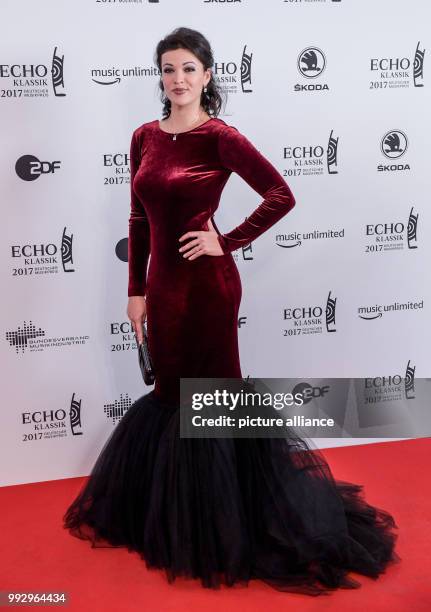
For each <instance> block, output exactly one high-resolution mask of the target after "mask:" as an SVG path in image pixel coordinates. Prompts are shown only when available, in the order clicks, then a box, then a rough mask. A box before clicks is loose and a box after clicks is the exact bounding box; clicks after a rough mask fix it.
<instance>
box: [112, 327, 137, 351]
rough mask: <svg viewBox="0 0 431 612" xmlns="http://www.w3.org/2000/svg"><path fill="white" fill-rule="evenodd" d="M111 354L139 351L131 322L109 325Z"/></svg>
mask: <svg viewBox="0 0 431 612" xmlns="http://www.w3.org/2000/svg"><path fill="white" fill-rule="evenodd" d="M109 341H110V350H111V352H116V353H118V352H125V351H133V350H135V349H137V345H136V338H135V332H134V331H133V327H132V324H131V322H130V321H111V323H110V324H109Z"/></svg>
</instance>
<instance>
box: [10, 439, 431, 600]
mask: <svg viewBox="0 0 431 612" xmlns="http://www.w3.org/2000/svg"><path fill="white" fill-rule="evenodd" d="M323 452H324V455H325V457H326V458H327V459H328V461H329V464H330V466H331V469H332V472H333V474H334V476H335V477H336V478H339V479H345V480H351V481H352V482H357V483H359V484H364V485H365V486H364V490H365V497H366V499H367V501H368V502H369V503H372V504H373V505H377V506H380V507H382V508H385V509H387V510H389V511H390V512H391V513H392V514H393V515H394V517H395V520H396V522H397V524H398V526H399V530H398V533H399V536H398V545H397V552H398V554H399V555H400V557H401V562H400V563H398V564H396V565H393V566H391V567H389V568H388V570H387V572H386V574H384V575H382V576H380V578H379V579H378V580H376V581H374V580H372V579H370V578H367V577H366V576H360V575H358V574H352V576H354V577H355V578H357V579H358V580H360V581H361V583H362V587H361V588H360V589H357V590H338V591H335V592H333V593H331V594H330V595H326V596H325V595H323V596H320V597H309V596H306V595H299V594H293V593H280V592H277V591H275V590H273V589H272V588H270V587H269V586H267V585H265V584H263V583H261V582H258V581H250V583H249V587H248V588H247V587H240V586H238V587H233V588H230V589H229V588H227V587H222V588H221V589H220V590H219V591H210V590H207V589H203V588H201V587H200V586H199V583H198V582H197V581H191V580H184V579H182V580H180V579H177V581H176V582H175V583H174V584H172V585H169V584H168V583H167V582H166V579H165V577H164V574H163V573H162V572H161V571H158V570H151V571H149V570H147V569H146V567H145V564H144V562H143V561H141V559H140V558H139V556H138V555H137V554H135V553H129V552H128V551H127V550H125V549H116V550H113V549H92V548H91V546H90V544H89V543H88V542H84V541H80V540H78V539H76V538H73V537H72V536H70V535H69V534H68V532H67V531H65V530H64V529H63V528H62V524H61V518H62V514H63V512H64V510H65V508H66V507H67V505H68V504H69V503H70V502H71V501H72V499H73V497H74V496H75V495H76V493H77V492H78V490H79V488H80V485H81V482H82V479H81V478H74V479H66V480H57V481H49V482H41V483H36V484H28V485H20V486H11V487H3V488H0V503H1V508H2V510H3V529H2V557H1V568H0V576H1V577H0V590H1V591H9V590H10V591H13V590H18V591H20V592H22V591H27V592H30V591H66V592H67V593H68V594H69V598H70V604H69V606H68V609H69V610H77V611H80V612H87V611H89V612H90V611H92V612H93V611H94V612H97V611H99V610H100V611H102V610H103V611H104V612H108V611H110V610H115V611H116V612H118V611H121V612H123V611H129V610H140V611H142V610H150V611H151V612H159V611H163V612H170V611H183V610H184V611H187V612H194V611H196V612H202V611H204V610H205V612H210V611H212V610H214V611H217V612H220V610H222V611H223V612H234V611H235V612H236V611H238V612H254V611H262V610H265V611H266V612H270V611H272V610H277V612H282V611H284V610H286V611H287V610H289V612H291V611H292V609H293V606H294V607H295V610H296V611H298V610H301V611H302V610H307V611H315V610H325V611H326V610H336V611H337V612H338V610H346V609H348V610H349V611H360V612H364V610H366V606H367V607H368V610H369V612H380V611H382V612H383V611H384V612H387V611H388V610H390V611H391V612H401V611H402V612H405V611H406V610H414V611H415V612H422V611H425V610H427V611H428V610H431V561H430V550H431V495H430V487H429V486H427V485H426V482H429V479H430V477H429V474H430V471H431V438H424V439H418V440H404V441H401V442H380V443H377V444H367V445H358V446H352V447H347V448H346V447H343V448H332V449H327V450H324V451H323ZM34 607H35V608H38V609H39V608H40V606H34Z"/></svg>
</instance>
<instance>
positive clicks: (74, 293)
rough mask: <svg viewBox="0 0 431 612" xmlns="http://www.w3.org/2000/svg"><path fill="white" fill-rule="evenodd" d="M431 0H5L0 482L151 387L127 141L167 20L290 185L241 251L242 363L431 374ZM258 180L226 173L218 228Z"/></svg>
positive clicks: (77, 471) (249, 199)
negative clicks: (138, 343)
mask: <svg viewBox="0 0 431 612" xmlns="http://www.w3.org/2000/svg"><path fill="white" fill-rule="evenodd" d="M430 18H431V7H430V5H429V3H427V2H426V1H425V0H419V1H417V2H415V3H410V4H408V5H406V3H405V2H401V1H400V0H396V1H395V0H380V2H373V1H371V0H351V1H350V2H348V1H346V0H342V1H340V2H331V1H329V0H327V1H326V2H325V1H320V2H317V1H316V2H312V1H302V2H300V1H296V2H294V1H285V2H282V1H281V0H268V1H267V2H265V3H263V2H258V1H250V0H243V1H242V2H207V1H205V0H183V1H182V2H174V1H173V0H171V1H168V0H161V1H160V2H150V1H146V0H145V1H144V0H142V1H141V2H138V1H136V2H119V1H116V2H115V1H111V2H108V1H105V2H103V1H97V0H75V1H74V2H71V1H67V0H56V1H55V2H54V0H52V1H49V0H39V2H37V3H35V2H31V1H30V0H23V1H22V2H19V3H16V2H12V1H8V2H3V3H2V26H3V27H2V36H1V38H0V49H1V60H0V108H1V112H0V122H1V124H0V128H1V134H2V147H1V151H0V156H1V157H0V173H1V174H0V185H1V201H2V207H3V213H4V223H2V224H1V234H2V240H1V244H2V257H1V266H2V269H1V277H2V285H3V292H2V301H1V309H2V313H1V316H2V322H3V327H4V330H3V332H2V333H3V342H2V343H1V352H2V373H3V374H4V376H3V383H2V391H3V393H2V395H3V409H2V427H1V449H2V455H1V457H0V461H1V466H2V475H1V484H3V485H7V484H18V483H24V482H34V481H43V480H51V479H55V478H63V477H70V476H78V475H84V474H87V473H88V472H89V469H90V468H91V465H92V464H93V462H94V460H95V458H96V456H97V454H98V452H99V451H100V449H101V446H102V444H103V443H104V441H105V440H106V439H107V437H108V435H109V434H110V432H111V431H112V429H113V427H115V425H116V424H117V423H118V420H119V419H120V418H121V415H122V414H123V413H124V411H125V410H127V408H128V407H129V406H130V404H131V402H133V401H134V400H135V399H137V397H139V396H140V395H142V394H143V393H146V392H148V391H149V390H150V389H151V388H150V387H145V386H144V385H143V382H142V379H141V375H140V372H139V370H138V365H137V355H136V347H135V346H134V343H133V335H132V334H131V333H130V327H129V323H128V319H127V315H126V307H127V261H126V253H127V230H128V216H129V206H130V200H129V189H130V185H129V165H128V162H129V160H128V152H129V145H130V138H131V134H132V132H133V130H134V129H135V128H136V127H138V126H139V125H141V124H142V123H144V122H147V121H151V120H153V119H155V118H161V103H160V100H159V97H158V79H159V74H158V71H157V69H156V68H155V66H154V64H153V55H154V51H155V47H156V45H157V42H158V41H159V40H160V39H161V38H163V37H164V36H165V35H166V34H168V33H169V32H170V31H171V30H172V29H174V28H175V27H178V26H187V27H191V28H194V29H197V30H200V31H201V32H202V33H203V34H204V35H205V36H206V37H207V38H208V39H209V41H210V43H211V45H212V47H213V50H214V55H215V61H216V66H215V68H214V72H215V76H216V78H217V80H218V81H219V82H220V84H221V85H222V86H223V87H224V88H225V89H226V90H227V92H228V103H227V105H226V108H225V109H224V113H223V114H222V115H221V117H222V118H223V119H224V120H225V121H226V122H227V123H229V124H232V125H235V126H236V127H237V128H238V129H239V130H240V131H241V132H242V133H244V134H245V135H246V136H247V137H248V138H249V139H250V140H251V141H252V142H253V143H254V144H255V146H256V147H257V148H258V149H259V150H260V151H261V152H262V153H263V154H264V155H266V156H267V157H268V158H269V159H270V160H271V161H272V163H273V164H274V165H275V166H276V167H277V169H278V170H279V171H280V172H281V173H282V174H283V176H285V178H286V180H287V182H288V183H289V185H290V186H291V188H292V190H293V193H294V194H295V197H296V200H297V205H296V207H295V208H294V209H293V211H292V212H291V213H290V214H288V215H287V216H285V217H284V218H283V219H282V220H281V221H280V222H279V223H277V224H276V225H275V226H273V228H271V229H270V230H269V231H268V232H266V233H265V234H264V235H263V236H261V237H259V238H258V239H257V240H256V241H254V242H253V243H252V244H251V245H250V247H249V248H248V249H245V250H244V251H236V252H235V258H236V262H237V265H238V268H239V270H240V274H241V278H242V283H243V298H242V304H241V308H240V319H239V334H240V350H241V364H242V370H243V374H244V376H247V375H250V376H252V377H254V376H256V377H390V376H395V375H400V376H402V377H405V376H406V369H407V367H409V368H410V372H412V368H413V372H414V375H415V376H417V377H426V376H430V375H431V374H430V372H431V367H430V344H431V342H430V340H431V331H430V329H431V326H430V321H429V316H430V315H429V303H430V297H431V296H430V292H431V290H430V283H429V267H430V266H429V264H430V261H431V259H430V255H431V252H430V243H429V239H428V238H429V233H430V227H431V215H430V206H429V193H430V186H431V185H430V182H431V181H430V176H431V173H430V170H429V151H428V146H427V143H428V142H429V140H428V138H429V136H430V122H429V108H430V103H431V100H430V93H429V92H430V87H431V82H430V77H429V74H428V63H429V62H428V60H429V57H428V56H429V47H430V43H431V35H430V30H429V27H428V24H429V23H430ZM261 199H262V198H261V197H260V196H259V195H258V194H256V192H254V191H253V190H252V189H251V188H250V187H249V186H248V185H247V184H246V183H244V182H243V181H242V179H240V177H238V176H237V175H233V176H232V177H231V179H230V180H229V183H228V185H227V186H226V188H225V191H224V193H223V197H222V200H221V203H220V207H219V210H218V211H217V213H216V216H215V220H216V223H217V225H218V227H219V229H220V230H221V231H222V232H227V231H230V230H231V229H232V228H233V227H235V226H236V225H238V224H239V223H240V222H241V221H242V220H243V219H244V218H245V217H246V216H247V215H249V214H250V213H251V211H252V210H253V209H254V208H255V207H256V206H257V205H258V204H259V203H260V201H261ZM328 298H329V303H328ZM331 300H335V301H334V302H331ZM328 304H329V308H328ZM390 305H392V306H393V305H395V307H393V308H392V309H390V310H387V309H385V307H387V306H390ZM333 307H334V308H335V309H334V308H333ZM376 307H377V308H376ZM379 310H380V312H379ZM376 315H377V316H376ZM378 380H379V382H378V383H376V385H378V386H382V385H383V386H384V387H388V389H386V388H385V391H386V390H388V391H389V392H391V389H390V388H389V387H390V385H391V384H392V381H391V380H390V379H389V378H387V379H385V380H383V382H382V381H381V380H380V379H378ZM329 442H330V441H329V440H326V441H325V444H323V446H328V445H329V444H328V443H329ZM338 442H339V443H341V444H345V443H346V442H347V443H352V440H344V441H343V440H340V441H338Z"/></svg>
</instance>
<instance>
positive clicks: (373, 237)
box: [364, 206, 419, 253]
mask: <svg viewBox="0 0 431 612" xmlns="http://www.w3.org/2000/svg"><path fill="white" fill-rule="evenodd" d="M418 220H419V213H417V212H415V209H414V207H413V206H412V207H411V208H410V213H409V214H407V211H406V219H405V220H404V221H403V220H400V219H398V220H391V221H384V222H383V221H382V222H379V223H367V224H366V226H365V232H364V233H365V237H366V240H367V244H365V253H384V252H387V251H399V250H401V249H409V250H413V249H417V248H418Z"/></svg>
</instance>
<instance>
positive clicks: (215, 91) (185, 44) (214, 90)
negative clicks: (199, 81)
mask: <svg viewBox="0 0 431 612" xmlns="http://www.w3.org/2000/svg"><path fill="white" fill-rule="evenodd" d="M175 49H188V50H189V51H191V52H192V53H193V54H194V55H196V57H197V58H198V59H199V60H200V61H201V62H202V64H203V66H204V70H207V68H212V67H213V65H214V57H213V53H212V50H211V45H210V44H209V42H208V40H207V39H206V38H205V36H203V35H202V34H201V33H200V32H198V31H197V30H192V29H190V28H176V29H175V30H173V31H172V32H171V33H170V34H168V35H167V36H165V38H163V39H162V40H161V41H160V42H159V43H158V45H157V48H156V53H155V56H154V62H155V63H156V64H157V67H158V69H159V70H160V72H161V71H162V65H161V64H162V54H163V53H165V52H166V51H173V50H175ZM206 87H207V91H206V92H204V91H202V94H201V106H202V107H203V108H204V109H205V111H206V112H207V113H208V115H211V116H212V117H217V115H218V114H219V113H220V109H221V107H222V102H223V99H222V92H221V90H220V88H219V86H218V85H217V83H216V82H215V80H214V76H213V74H211V78H210V80H209V81H208V84H207V86H206ZM159 89H160V90H161V95H160V99H161V101H162V103H163V111H162V113H163V117H164V118H166V117H169V115H170V114H171V101H170V100H169V98H168V97H167V96H166V95H165V93H164V89H163V82H162V79H160V81H159Z"/></svg>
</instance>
